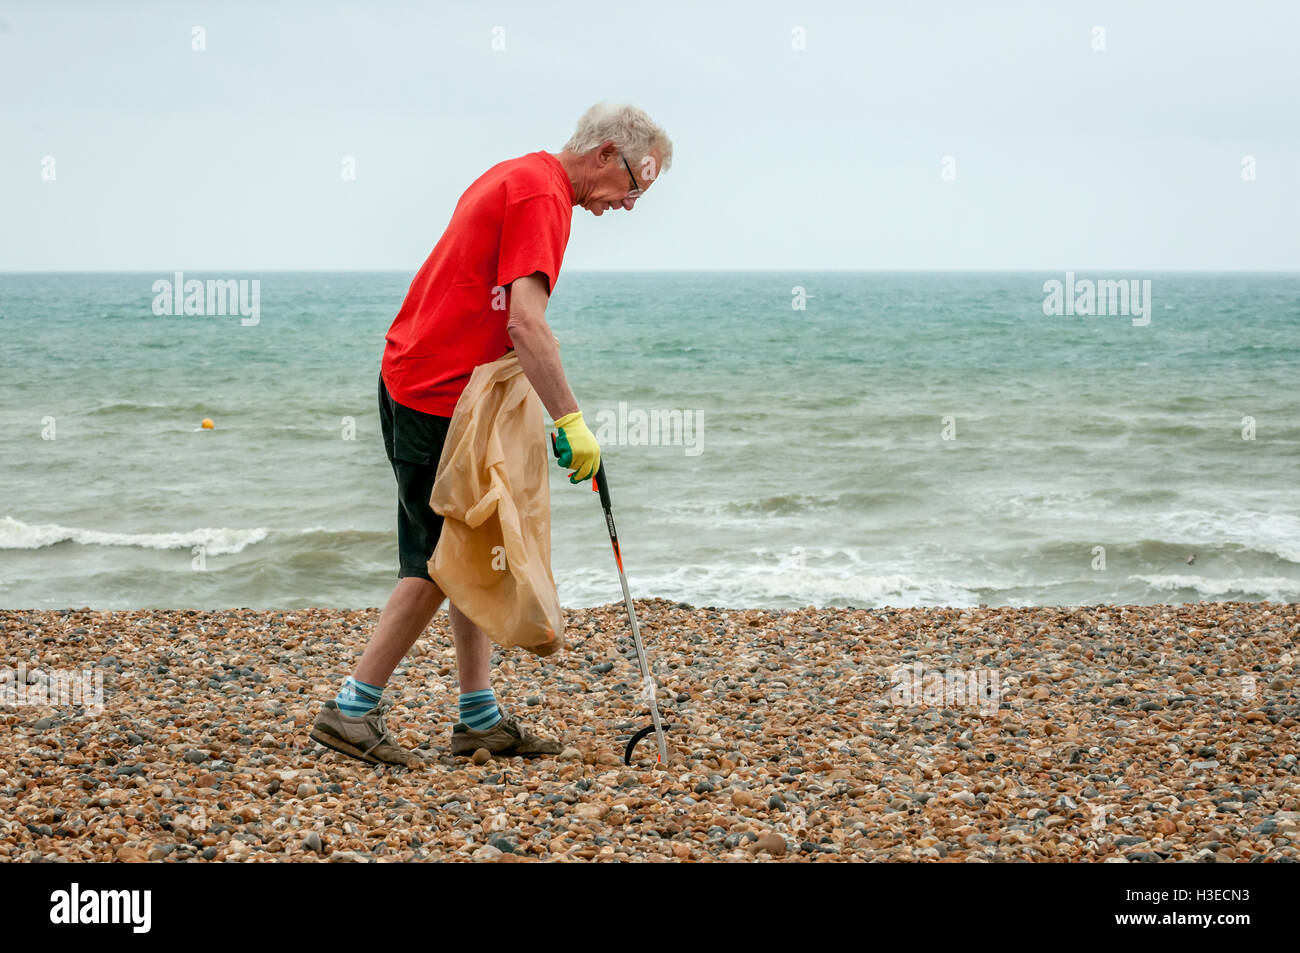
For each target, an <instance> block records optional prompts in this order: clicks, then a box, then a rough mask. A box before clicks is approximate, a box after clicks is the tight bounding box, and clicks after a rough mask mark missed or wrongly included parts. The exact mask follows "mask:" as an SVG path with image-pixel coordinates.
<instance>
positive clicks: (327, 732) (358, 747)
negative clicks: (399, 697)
mask: <svg viewBox="0 0 1300 953" xmlns="http://www.w3.org/2000/svg"><path fill="white" fill-rule="evenodd" d="M390 707H391V706H390V705H388V704H384V703H383V702H381V703H380V704H379V705H378V707H376V708H373V709H371V710H370V711H368V712H366V713H365V714H364V715H361V716H360V717H358V718H350V717H349V716H347V715H345V714H343V712H341V711H339V706H338V704H337V703H336V702H335V701H334V699H332V698H331V699H330V700H329V701H327V702H326V703H325V705H324V707H322V708H321V712H320V714H319V715H317V716H316V724H315V725H313V726H312V729H311V739H312V741H315V742H318V743H320V744H323V745H324V746H325V747H327V748H333V749H334V750H335V751H339V752H342V753H343V754H346V755H350V756H351V757H353V758H358V759H360V760H361V761H365V762H368V763H370V764H400V765H403V766H405V767H411V766H412V765H416V764H419V763H421V760H422V759H421V758H420V757H419V756H418V755H416V754H414V753H412V752H410V751H407V750H406V749H405V748H403V747H401V746H400V745H398V744H397V743H396V742H395V741H393V739H392V737H391V736H390V735H389V733H388V726H387V725H385V724H384V715H386V714H387V713H388V709H389V708H390Z"/></svg>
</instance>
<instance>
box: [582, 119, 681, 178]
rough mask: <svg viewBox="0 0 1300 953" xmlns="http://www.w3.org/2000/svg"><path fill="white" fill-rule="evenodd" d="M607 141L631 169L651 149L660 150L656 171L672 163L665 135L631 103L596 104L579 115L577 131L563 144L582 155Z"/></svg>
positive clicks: (666, 169)
mask: <svg viewBox="0 0 1300 953" xmlns="http://www.w3.org/2000/svg"><path fill="white" fill-rule="evenodd" d="M606 142H613V143H614V145H616V146H618V148H619V150H620V151H621V152H622V153H623V155H624V156H626V157H627V161H628V162H629V163H630V164H631V165H632V166H633V167H635V166H637V165H640V163H641V160H642V159H644V158H645V157H646V156H648V155H649V154H650V152H651V151H652V150H654V149H656V148H657V149H658V150H659V170H658V171H659V172H667V171H668V167H669V166H671V165H672V164H673V143H672V140H671V139H669V138H668V133H666V132H664V131H663V129H662V128H661V127H659V126H657V125H656V124H655V122H654V120H653V119H651V118H650V117H649V116H648V115H646V112H645V110H644V109H638V108H637V107H636V106H633V105H632V104H631V103H617V104H610V103H597V104H596V105H594V106H592V107H591V108H590V109H588V110H587V111H586V112H585V113H583V114H582V118H581V119H579V120H578V128H577V129H575V130H574V131H573V135H572V137H570V139H569V141H568V142H566V143H565V144H564V148H565V149H567V150H568V151H569V152H575V153H578V154H579V155H581V154H582V153H584V152H587V151H589V150H591V149H595V148H596V147H597V146H600V145H602V144H603V143H606Z"/></svg>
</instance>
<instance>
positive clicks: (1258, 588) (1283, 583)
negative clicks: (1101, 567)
mask: <svg viewBox="0 0 1300 953" xmlns="http://www.w3.org/2000/svg"><path fill="white" fill-rule="evenodd" d="M1129 578H1130V579H1136V580H1138V581H1140V582H1145V583H1146V584H1147V585H1149V586H1151V587H1153V588H1155V589H1160V590H1164V591H1168V592H1176V591H1178V590H1180V589H1191V590H1193V591H1195V592H1196V593H1197V594H1198V595H1201V596H1212V597H1213V596H1227V595H1242V596H1260V597H1261V598H1264V599H1267V600H1268V601H1269V602H1292V601H1294V600H1295V599H1296V598H1298V597H1300V579H1287V578H1286V577H1285V576H1262V577H1259V578H1246V579H1213V578H1211V577H1209V576H1192V575H1186V574H1179V573H1164V574H1161V573H1156V574H1151V575H1141V574H1138V575H1132V576H1129Z"/></svg>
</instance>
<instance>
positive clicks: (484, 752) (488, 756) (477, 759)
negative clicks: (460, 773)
mask: <svg viewBox="0 0 1300 953" xmlns="http://www.w3.org/2000/svg"><path fill="white" fill-rule="evenodd" d="M470 760H471V761H473V762H474V763H475V764H487V763H488V762H489V761H491V760H492V752H491V751H489V750H488V749H487V748H479V749H478V750H477V751H475V752H474V756H473V757H472V758H470Z"/></svg>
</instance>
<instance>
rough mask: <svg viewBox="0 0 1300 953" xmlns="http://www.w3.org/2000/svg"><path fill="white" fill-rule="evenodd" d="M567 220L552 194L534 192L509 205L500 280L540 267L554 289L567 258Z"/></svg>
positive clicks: (507, 280)
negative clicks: (565, 251)
mask: <svg viewBox="0 0 1300 953" xmlns="http://www.w3.org/2000/svg"><path fill="white" fill-rule="evenodd" d="M565 224H566V223H565V221H564V216H563V215H562V209H561V207H560V204H559V203H558V202H557V201H556V200H555V199H553V198H551V197H550V196H546V195H534V196H531V197H529V198H526V199H522V200H520V201H518V202H514V203H512V204H510V205H507V206H506V214H505V218H504V219H503V220H502V223H501V251H500V254H499V255H498V256H497V284H498V285H500V286H502V287H504V286H506V285H508V284H510V282H512V281H514V280H515V279H516V278H523V277H524V276H526V275H531V274H532V273H533V272H536V271H540V272H542V273H543V274H544V275H546V290H547V292H548V293H549V292H551V291H553V290H554V289H555V281H556V279H557V278H558V277H559V274H560V263H561V262H562V261H563V260H564V245H565V240H566V238H567V236H566V234H565Z"/></svg>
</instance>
